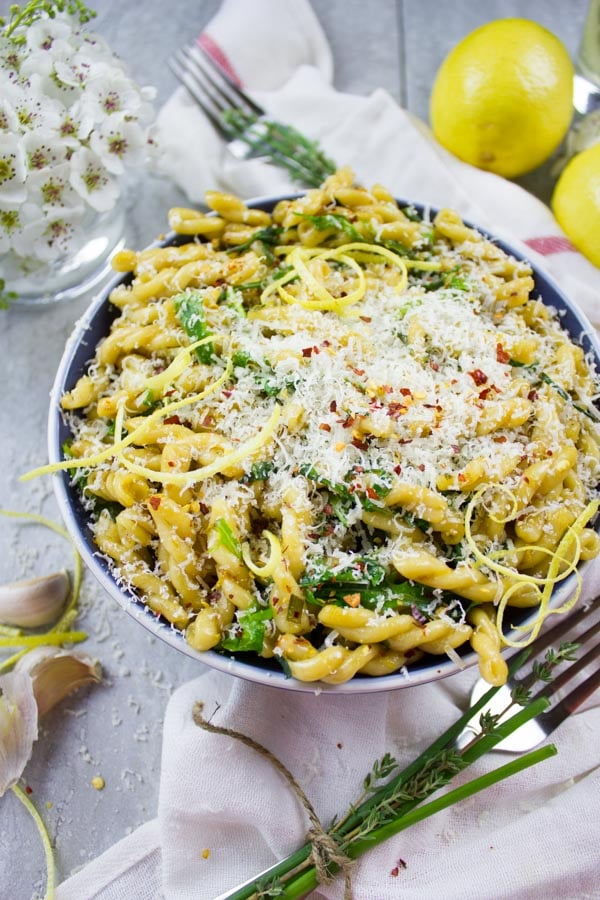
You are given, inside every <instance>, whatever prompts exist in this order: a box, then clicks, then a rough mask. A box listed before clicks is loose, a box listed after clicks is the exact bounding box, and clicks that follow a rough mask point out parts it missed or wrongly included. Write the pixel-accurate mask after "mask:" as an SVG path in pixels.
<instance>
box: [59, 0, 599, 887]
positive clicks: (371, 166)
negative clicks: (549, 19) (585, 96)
mask: <svg viewBox="0 0 600 900" xmlns="http://www.w3.org/2000/svg"><path fill="white" fill-rule="evenodd" d="M202 41H203V43H204V45H205V47H206V48H207V49H208V50H209V52H211V53H212V54H213V55H214V56H215V57H217V58H219V59H220V61H221V62H222V63H223V64H224V65H226V66H227V67H229V69H230V71H231V72H232V73H234V75H235V76H236V77H238V78H239V80H240V82H241V83H242V84H243V85H244V87H245V88H247V89H249V90H252V91H253V93H254V94H255V96H256V98H257V99H258V100H259V102H260V103H261V104H262V105H264V107H265V108H266V109H267V110H268V111H269V113H270V114H271V115H272V116H273V117H274V118H279V119H283V120H286V121H289V122H291V123H292V124H294V125H295V126H296V127H298V128H299V129H301V130H302V131H304V132H305V133H307V134H310V135H311V136H314V137H317V138H318V139H319V140H320V141H321V143H322V144H323V146H324V148H325V150H326V151H327V152H328V153H329V154H330V155H331V156H332V157H333V158H334V159H336V161H338V162H339V163H340V165H344V164H349V165H351V166H352V167H353V168H354V170H355V172H356V173H357V178H358V179H359V180H360V181H363V182H365V183H366V184H367V185H370V184H373V183H375V182H379V183H382V184H385V185H386V187H388V188H391V189H392V191H393V192H394V193H395V194H396V195H397V196H400V197H403V198H406V199H410V200H415V201H420V202H425V203H430V204H432V205H434V206H444V205H448V206H452V207H454V208H456V209H458V210H459V211H460V212H461V213H462V214H463V215H464V216H465V217H466V218H468V219H470V220H472V221H473V222H476V223H479V224H481V225H483V226H487V227H489V228H490V229H491V230H493V231H494V232H495V233H500V234H501V235H502V236H506V237H507V238H509V239H510V240H511V241H512V242H513V244H515V245H517V246H519V245H520V246H521V247H522V248H523V249H525V250H526V251H527V252H528V253H529V255H530V257H531V258H532V259H533V260H534V261H535V263H536V264H538V265H541V266H542V267H545V268H546V269H548V270H549V271H550V272H551V273H552V274H553V275H554V277H555V278H556V279H557V280H558V281H559V282H560V283H561V285H562V286H563V287H564V288H565V290H566V291H568V292H569V294H570V296H571V297H573V298H575V299H576V300H577V301H578V302H579V304H580V305H581V306H582V307H583V308H584V309H585V311H586V312H587V314H588V316H589V317H590V318H591V319H592V321H593V322H594V324H596V325H598V326H600V310H598V301H597V298H598V297H599V296H600V272H599V271H598V270H597V269H596V268H594V267H593V266H592V265H591V264H590V263H588V262H587V261H586V260H585V259H583V257H581V256H580V255H579V254H578V253H576V252H575V251H574V250H573V248H572V247H571V245H570V244H569V242H568V241H567V240H566V238H565V237H564V235H562V234H561V232H560V230H559V228H558V226H557V224H556V223H555V221H554V219H553V217H552V215H551V214H550V212H549V211H548V210H547V208H546V207H545V206H544V205H543V204H542V203H540V202H539V201H537V200H536V199H535V198H533V197H532V196H530V195H529V194H527V193H526V192H525V191H523V190H522V189H520V188H519V187H517V186H515V185H514V184H511V183H509V182H507V181H505V180H503V179H500V178H497V177H496V176H494V175H490V174H487V173H484V172H480V171H478V170H476V169H473V168H471V167H469V166H467V165H464V164H462V163H460V162H459V161H458V160H456V159H454V158H453V157H451V156H450V155H449V154H447V153H446V152H445V151H444V150H443V149H441V148H440V147H439V146H437V145H436V144H435V143H434V142H433V141H432V139H431V138H430V136H429V134H428V132H427V129H426V128H425V127H424V126H422V125H421V124H419V123H416V122H415V121H414V120H413V119H411V117H410V116H409V115H408V114H407V113H406V112H405V111H403V110H401V109H400V108H399V107H398V106H397V105H396V103H395V102H394V101H393V99H392V98H391V97H389V96H388V95H387V94H386V93H385V92H384V91H376V92H375V93H374V94H373V95H372V96H370V97H357V96H349V95H343V94H340V93H338V92H337V91H335V90H334V89H333V88H332V86H331V83H330V82H331V76H332V64H331V54H330V52H329V48H328V46H327V42H326V40H325V37H324V35H323V33H322V31H321V28H320V26H319V24H318V22H317V20H316V19H315V16H314V14H313V12H312V9H311V7H310V5H309V4H308V2H306V0H286V2H281V0H225V2H224V3H223V5H222V8H221V10H220V12H219V14H218V15H217V16H216V18H215V19H214V20H213V21H212V22H211V24H210V26H209V27H208V29H207V32H206V33H205V34H204V35H203V36H202ZM160 125H161V132H162V137H163V142H164V143H165V144H166V145H167V149H168V152H167V154H166V170H167V171H168V173H169V174H170V175H171V176H172V177H173V179H174V180H175V181H176V182H177V183H178V184H179V185H180V186H181V187H182V188H183V189H184V190H185V191H186V193H187V194H188V196H189V198H190V203H191V204H193V203H195V202H201V201H202V198H203V192H204V190H205V189H206V188H208V187H220V188H221V189H227V190H232V191H234V192H237V193H239V194H240V195H242V196H244V197H246V198H248V197H252V196H257V195H261V194H265V193H275V192H278V191H285V190H289V189H290V187H293V186H292V185H291V184H290V182H289V181H288V180H287V177H286V176H285V175H284V174H283V173H281V172H280V171H278V170H276V169H274V168H273V167H271V166H269V165H266V164H264V163H262V162H257V161H252V162H237V161H235V160H233V159H232V158H230V157H229V156H228V154H227V151H226V150H225V149H224V147H223V145H222V143H221V142H220V141H219V139H218V138H217V137H216V135H215V134H214V132H213V131H212V129H211V128H210V126H209V124H208V123H207V122H206V120H205V119H204V117H203V116H202V114H201V113H200V111H199V110H198V108H197V107H196V106H195V105H194V103H193V101H192V100H191V99H190V98H189V96H188V95H187V93H186V92H185V91H184V90H183V89H180V90H178V91H176V93H175V94H174V96H173V97H172V98H171V99H170V101H169V102H168V103H167V104H166V106H165V107H164V109H163V110H162V112H161V115H160ZM599 583H600V564H594V565H593V566H592V567H590V569H589V570H588V574H587V576H586V586H585V591H586V594H587V596H592V595H593V594H594V593H595V592H596V591H597V586H598V584H599ZM173 662H174V665H176V659H174V661H173ZM474 678H475V672H474V671H473V670H470V671H467V672H463V673H461V674H459V675H457V676H453V677H452V678H449V679H446V680H445V681H443V682H437V683H433V684H430V685H421V686H413V687H411V688H409V689H408V690H400V691H396V692H388V693H382V694H370V695H367V696H360V697H359V696H357V697H353V696H335V695H331V694H321V695H312V694H304V693H295V692H291V691H282V690H278V689H275V688H267V687H261V686H258V685H255V684H248V683H245V682H243V681H240V680H238V679H235V678H232V677H230V676H228V675H222V674H219V673H215V672H209V673H206V674H203V675H202V676H201V677H199V678H198V679H196V680H194V681H193V682H191V683H190V684H187V685H184V686H183V687H181V688H180V689H179V690H178V691H177V692H176V693H175V694H174V695H173V697H172V698H171V700H170V702H169V705H168V708H167V712H166V718H165V725H164V736H163V753H162V771H161V784H160V799H159V808H158V816H157V819H155V820H153V821H151V822H149V823H147V824H146V825H145V826H143V827H142V828H141V829H138V831H136V832H134V833H133V834H132V835H131V836H129V837H127V838H125V839H124V840H123V841H121V842H120V843H119V844H117V845H115V847H113V848H112V849H111V850H109V851H108V852H107V853H105V854H103V855H102V856H101V857H99V858H98V859H97V860H96V861H94V862H93V863H91V864H89V865H88V866H87V867H86V868H85V869H83V870H82V871H81V872H79V873H78V874H76V875H74V876H73V877H71V878H70V879H69V880H67V881H66V882H64V883H63V884H62V885H61V886H60V887H59V888H58V890H57V892H56V897H57V900H88V898H89V900H91V898H101V900H123V898H127V900H151V898H165V900H192V898H193V900H212V898H214V897H215V896H217V895H219V894H220V893H222V892H224V891H225V890H226V889H228V888H232V887H233V886H235V885H236V884H238V883H239V882H241V881H244V880H245V879H246V878H248V877H250V876H251V875H253V874H255V873H257V872H258V871H260V870H261V869H263V868H265V867H266V866H268V865H270V864H272V863H273V862H275V861H276V860H277V859H279V858H281V857H282V856H284V855H286V854H288V853H289V852H291V851H292V850H294V849H295V848H296V847H297V846H298V845H299V844H301V843H302V842H303V840H304V835H305V833H306V831H307V827H308V822H307V820H306V816H305V814H304V812H303V810H302V809H301V807H300V806H299V804H298V802H297V800H296V798H295V797H294V795H293V794H292V793H291V791H290V790H289V787H288V786H287V784H286V783H285V782H284V780H283V779H282V778H281V776H280V775H279V774H278V773H277V772H276V771H275V770H274V769H273V768H272V767H271V764H270V763H269V762H268V761H267V760H265V759H264V758H263V757H261V756H259V755H258V754H256V753H255V752H254V751H252V750H250V749H249V748H248V747H246V746H244V745H242V744H240V743H239V742H237V741H235V740H233V739H232V738H228V737H223V736H221V735H214V734H208V733H206V732H205V731H202V730H200V729H199V728H198V727H197V726H196V725H195V724H194V723H193V720H192V707H193V705H194V703H195V702H196V701H197V700H201V701H203V702H204V705H205V711H206V713H207V715H211V714H213V713H214V715H213V718H212V721H213V722H214V723H215V724H218V725H223V726H226V727H229V728H234V729H236V730H238V731H241V732H243V733H245V734H247V735H248V736H250V737H252V738H255V739H256V740H258V741H260V742H262V743H264V744H265V745H266V746H267V747H268V748H269V749H270V750H271V751H272V752H273V753H274V754H275V755H276V756H277V757H278V758H279V759H281V760H282V762H284V763H285V764H286V765H287V767H288V768H289V769H290V770H291V771H292V772H293V773H294V775H295V776H296V777H297V779H298V781H299V782H300V783H301V784H302V786H303V788H304V789H305V791H306V793H307V794H308V796H309V798H310V799H311V801H312V802H313V805H314V806H315V807H316V810H317V812H318V814H319V815H320V816H321V818H322V821H323V822H324V823H327V822H328V820H329V819H330V818H331V817H332V816H333V815H334V814H336V813H342V812H345V810H346V808H347V806H348V805H349V803H350V802H351V801H352V799H353V798H354V797H355V796H356V795H357V794H358V793H360V788H361V784H362V780H363V778H364V776H365V774H366V773H367V771H368V770H369V769H370V767H371V765H372V763H373V762H374V760H375V759H377V758H380V757H381V756H382V755H383V754H384V753H385V752H386V751H390V752H391V753H393V754H394V755H395V756H397V757H398V759H399V760H400V761H401V762H402V763H404V764H408V763H409V762H410V761H411V760H412V759H413V758H414V756H415V755H417V753H418V752H420V750H422V749H423V748H424V747H425V746H427V745H428V744H429V743H430V742H431V741H432V740H433V739H434V738H435V737H437V736H438V734H440V733H441V732H442V731H443V730H444V728H446V727H447V726H448V725H449V724H450V723H451V722H452V721H454V720H455V719H456V718H457V717H458V715H459V714H460V713H461V712H462V710H463V709H464V707H465V704H466V701H467V697H468V692H469V689H470V687H471V685H472V683H473V681H474ZM599 735H600V706H599V705H598V704H597V703H594V702H593V701H590V702H589V703H588V705H587V707H586V708H585V711H580V712H579V713H578V714H577V715H575V716H573V717H571V719H570V720H569V721H568V722H566V723H565V724H564V725H563V726H562V727H561V729H560V731H559V732H558V733H557V735H556V743H557V745H558V747H559V755H558V756H557V757H555V758H554V759H552V760H550V761H547V762H544V763H542V764H541V765H540V766H537V767H535V768H534V769H532V770H529V771H528V773H527V774H524V775H522V776H518V777H516V778H514V779H510V780H509V781H508V782H504V783H503V784H502V785H499V786H498V787H496V788H492V789H490V790H488V791H486V792H485V793H483V794H481V795H478V796H477V797H476V798H473V799H472V800H470V801H468V802H465V803H462V804H460V805H459V806H457V807H452V808H451V809H449V810H447V811H446V812H444V813H442V814H438V815H437V816H435V817H434V818H432V819H430V820H428V821H426V822H424V823H421V824H420V825H417V826H415V827H413V828H411V829H410V830H408V831H406V832H404V833H403V834H401V835H399V836H398V837H396V838H394V839H392V840H390V841H389V842H387V843H386V844H383V845H382V846H380V847H379V848H377V849H376V850H373V851H371V852H370V853H369V854H367V855H366V856H364V857H362V859H361V860H360V861H359V862H358V863H357V865H356V867H355V869H354V875H353V885H354V895H355V898H356V900H387V898H390V900H391V898H396V897H398V896H402V897H403V898H405V900H412V898H414V900H429V898H431V897H436V896H443V897H445V898H447V900H453V898H456V900H459V898H460V900H470V898H472V900H486V898H489V900H492V898H494V900H499V898H507V900H508V898H513V900H514V898H518V900H538V898H542V897H543V898H559V897H560V898H592V897H600V888H599V882H600V865H599V856H598V847H597V833H598V825H599V824H600V813H599V808H600V807H599V803H598V801H599V798H600V767H599V758H598V752H597V746H598V737H599ZM494 761H495V763H496V764H499V762H502V761H504V760H502V759H500V756H499V755H498V754H494ZM489 765H490V760H486V759H484V760H482V761H480V763H479V764H477V766H476V767H475V771H474V772H473V774H479V773H480V772H482V771H484V770H486V769H487V768H488V767H489ZM342 895H343V885H342V884H341V882H340V880H339V879H338V880H337V881H335V882H333V883H332V884H330V885H327V886H321V887H320V888H319V889H318V890H316V891H315V892H313V894H312V896H313V897H314V898H341V897H342Z"/></svg>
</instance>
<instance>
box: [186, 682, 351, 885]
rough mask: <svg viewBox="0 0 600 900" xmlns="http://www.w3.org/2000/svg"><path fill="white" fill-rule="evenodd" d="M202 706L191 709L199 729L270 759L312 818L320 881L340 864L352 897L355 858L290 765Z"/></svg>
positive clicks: (311, 838) (310, 838) (312, 841)
mask: <svg viewBox="0 0 600 900" xmlns="http://www.w3.org/2000/svg"><path fill="white" fill-rule="evenodd" d="M203 709H204V704H203V703H202V701H200V700H198V701H197V702H196V703H195V704H194V707H193V710H192V717H193V720H194V723H195V724H196V725H198V727H199V728H202V729H204V731H208V732H210V733H211V734H221V735H224V736H225V737H230V738H234V739H235V740H236V741H240V742H241V743H242V744H245V745H246V746H247V747H250V749H252V750H254V751H255V752H256V753H258V754H260V755H261V756H263V757H264V758H265V759H268V760H269V762H270V763H271V765H272V766H273V767H274V768H275V769H276V770H277V771H278V772H279V773H280V775H282V776H283V778H284V779H285V780H286V781H287V783H288V785H289V786H290V788H291V789H292V791H293V792H294V794H295V795H296V797H297V799H298V800H299V802H300V804H301V805H302V806H303V807H304V810H305V812H306V814H307V816H308V818H309V819H310V823H311V828H309V830H308V832H307V835H306V839H307V841H308V842H309V843H310V845H311V848H312V849H311V854H310V857H309V861H310V862H311V863H312V864H313V865H314V866H315V869H316V871H317V879H318V882H319V884H327V883H328V882H330V881H332V880H333V878H334V877H335V873H333V872H332V871H331V867H332V866H337V867H338V868H339V869H341V871H342V872H343V874H344V881H345V889H344V900H352V884H351V875H350V870H351V867H352V865H353V864H354V860H352V859H350V857H349V856H347V854H346V853H344V851H343V850H342V848H341V847H340V845H339V844H338V842H337V841H336V840H335V838H334V837H333V835H331V834H330V833H329V832H328V831H326V829H325V828H324V827H323V825H322V823H321V820H320V819H319V817H318V815H317V813H316V812H315V808H314V807H313V805H312V803H311V802H310V800H309V799H308V797H307V796H306V794H305V793H304V791H303V789H302V788H301V787H300V785H299V784H298V782H297V781H296V779H295V778H294V776H293V775H292V773H291V772H290V770H289V769H288V768H287V766H285V765H284V764H283V763H282V762H281V760H280V759H278V758H277V757H276V756H275V755H274V754H273V753H271V751H270V750H268V749H267V748H266V747H264V746H263V745H262V744H260V743H259V742H258V741H255V740H254V738H251V737H249V736H248V735H247V734H243V733H242V732H241V731H235V730H234V729H233V728H225V727H223V726H221V725H214V724H213V723H212V722H209V721H208V719H205V718H204V715H203Z"/></svg>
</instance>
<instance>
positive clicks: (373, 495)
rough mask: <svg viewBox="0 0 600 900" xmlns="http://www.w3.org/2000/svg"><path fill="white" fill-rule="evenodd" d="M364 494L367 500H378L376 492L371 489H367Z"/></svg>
mask: <svg viewBox="0 0 600 900" xmlns="http://www.w3.org/2000/svg"><path fill="white" fill-rule="evenodd" d="M366 494H367V497H368V498H369V500H379V496H378V494H377V491H376V490H375V489H374V488H372V487H368V488H367V490H366Z"/></svg>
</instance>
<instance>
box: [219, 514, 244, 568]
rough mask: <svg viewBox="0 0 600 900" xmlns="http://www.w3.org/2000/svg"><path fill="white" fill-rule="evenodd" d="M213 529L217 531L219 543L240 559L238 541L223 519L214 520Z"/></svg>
mask: <svg viewBox="0 0 600 900" xmlns="http://www.w3.org/2000/svg"><path fill="white" fill-rule="evenodd" d="M215 531H216V532H217V536H218V541H219V544H221V545H222V546H223V547H225V549H226V550H229V552H230V553H233V555H234V556H237V558H238V559H241V558H242V548H241V547H240V542H239V541H238V539H237V538H236V536H235V535H234V533H233V531H232V530H231V527H230V526H229V525H228V523H227V522H226V521H225V519H217V520H216V522H215Z"/></svg>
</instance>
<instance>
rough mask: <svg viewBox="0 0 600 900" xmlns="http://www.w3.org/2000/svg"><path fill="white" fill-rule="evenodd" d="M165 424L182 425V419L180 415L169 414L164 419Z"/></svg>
mask: <svg viewBox="0 0 600 900" xmlns="http://www.w3.org/2000/svg"><path fill="white" fill-rule="evenodd" d="M163 424H164V425H181V419H180V418H179V416H167V418H166V419H165V420H164V423H163Z"/></svg>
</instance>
